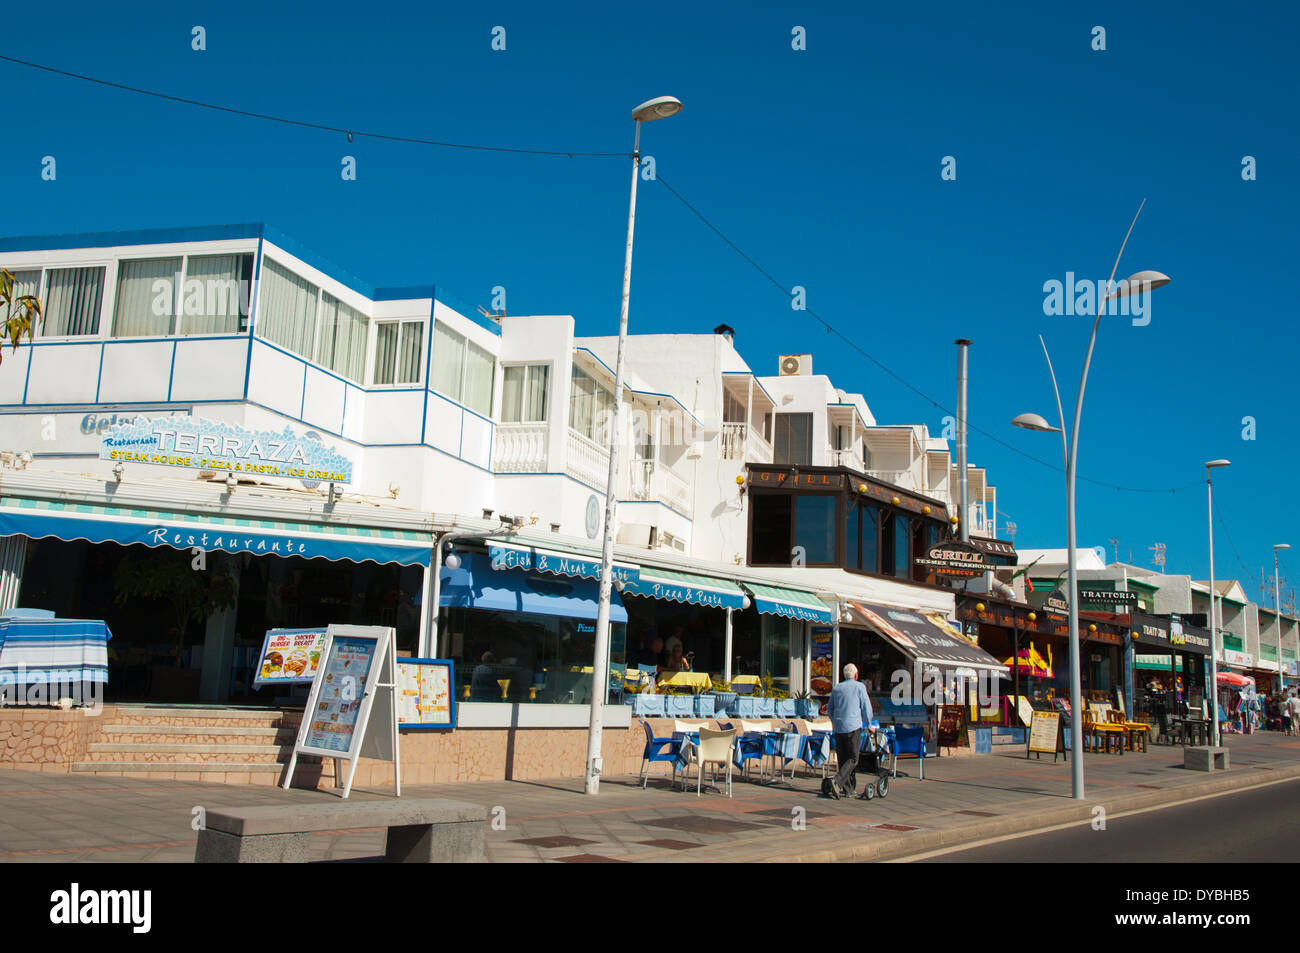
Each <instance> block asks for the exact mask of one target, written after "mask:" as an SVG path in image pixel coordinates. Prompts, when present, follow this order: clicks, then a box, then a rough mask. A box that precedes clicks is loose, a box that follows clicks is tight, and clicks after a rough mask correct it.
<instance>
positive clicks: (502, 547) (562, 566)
mask: <svg viewBox="0 0 1300 953" xmlns="http://www.w3.org/2000/svg"><path fill="white" fill-rule="evenodd" d="M488 555H489V556H491V557H492V568H493V569H522V570H525V571H531V570H536V571H538V572H545V573H550V574H552V575H555V576H575V577H577V578H578V579H599V578H600V557H599V556H594V557H593V556H590V555H587V554H585V553H562V552H558V551H556V550H551V549H543V548H542V547H540V546H531V545H528V544H523V543H500V542H492V541H489V542H488ZM640 575H641V570H640V568H639V567H637V566H633V565H631V564H630V563H619V562H616V563H614V571H613V578H614V580H615V581H616V582H630V581H633V580H635V579H637V578H638V577H639V576H640Z"/></svg>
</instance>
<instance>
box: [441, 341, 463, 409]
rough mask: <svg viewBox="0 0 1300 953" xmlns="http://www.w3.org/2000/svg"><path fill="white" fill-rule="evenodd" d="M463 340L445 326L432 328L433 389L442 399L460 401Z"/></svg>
mask: <svg viewBox="0 0 1300 953" xmlns="http://www.w3.org/2000/svg"><path fill="white" fill-rule="evenodd" d="M464 366H465V338H464V337H462V336H461V335H459V334H457V333H456V332H455V331H453V330H451V328H449V327H447V326H446V325H445V324H435V325H434V327H433V389H434V390H436V391H437V392H438V393H440V394H442V395H443V396H444V397H450V398H451V399H452V400H456V401H459V400H461V396H462V394H461V387H462V384H463V382H464V372H463V369H464Z"/></svg>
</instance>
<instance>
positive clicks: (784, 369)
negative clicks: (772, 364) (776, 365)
mask: <svg viewBox="0 0 1300 953" xmlns="http://www.w3.org/2000/svg"><path fill="white" fill-rule="evenodd" d="M811 373H812V355H811V354H782V355H781V375H780V376H782V377H796V376H799V375H801V374H811Z"/></svg>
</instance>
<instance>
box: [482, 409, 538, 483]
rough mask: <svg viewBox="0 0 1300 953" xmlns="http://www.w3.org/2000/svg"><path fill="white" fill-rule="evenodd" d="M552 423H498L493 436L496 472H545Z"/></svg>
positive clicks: (494, 467)
mask: <svg viewBox="0 0 1300 953" xmlns="http://www.w3.org/2000/svg"><path fill="white" fill-rule="evenodd" d="M549 437H550V425H549V424H547V423H545V422H544V421H543V422H542V423H535V424H498V425H497V428H496V434H495V435H494V437H493V448H492V470H493V471H494V472H496V473H544V472H545V471H546V456H547V454H546V451H547V445H548V442H549Z"/></svg>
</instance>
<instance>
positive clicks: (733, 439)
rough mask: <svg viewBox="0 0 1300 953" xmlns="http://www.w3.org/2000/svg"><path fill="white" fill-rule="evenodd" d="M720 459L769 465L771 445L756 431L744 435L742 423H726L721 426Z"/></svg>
mask: <svg viewBox="0 0 1300 953" xmlns="http://www.w3.org/2000/svg"><path fill="white" fill-rule="evenodd" d="M722 459H724V460H743V461H747V462H749V463H771V462H772V445H771V444H770V443H768V442H767V441H766V440H764V439H763V435H762V434H760V433H759V432H758V431H757V430H749V431H748V433H746V426H745V422H744V421H734V422H733V421H726V422H724V423H723V425H722Z"/></svg>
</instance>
